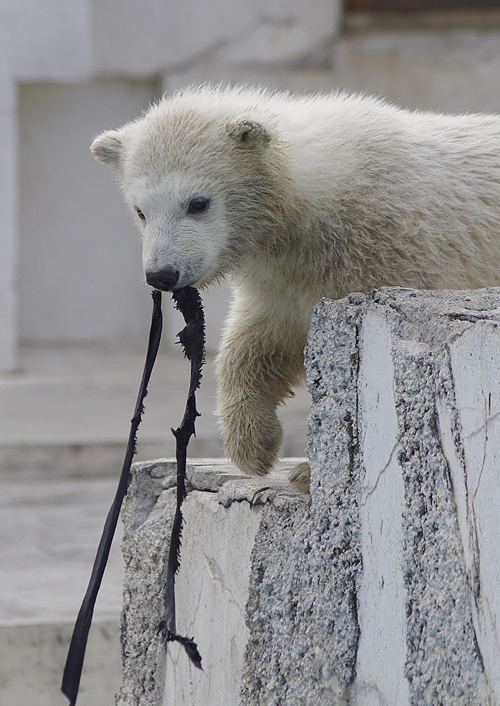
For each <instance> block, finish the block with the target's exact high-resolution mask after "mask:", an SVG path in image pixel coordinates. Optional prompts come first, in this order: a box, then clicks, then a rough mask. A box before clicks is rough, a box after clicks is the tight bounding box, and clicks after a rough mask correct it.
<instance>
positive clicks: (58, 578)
mask: <svg viewBox="0 0 500 706" xmlns="http://www.w3.org/2000/svg"><path fill="white" fill-rule="evenodd" d="M19 363H20V364H19V370H18V371H17V372H15V373H11V374H7V375H3V376H0V488H1V492H0V706H21V704H22V706H32V705H33V706H35V704H36V706H45V704H47V706H48V705H49V704H51V706H54V705H56V706H57V705H58V704H61V705H62V704H64V703H65V699H63V697H62V696H61V695H60V694H59V678H60V674H61V672H62V666H63V661H64V658H65V653H66V649H67V643H68V640H69V636H70V634H71V625H72V623H73V622H74V619H75V617H76V614H77V612H78V608H79V605H80V602H81V599H82V597H83V594H84V592H85V588H86V586H87V582H88V579H89V576H90V571H91V567H92V562H93V559H94V556H95V551H96V548H97V543H98V539H99V536H100V534H101V531H102V527H103V525H104V520H105V518H106V514H107V511H108V509H109V506H110V504H111V501H112V498H113V495H114V492H115V488H116V483H117V479H118V476H119V472H120V469H121V465H122V462H123V457H124V453H125V447H126V443H127V438H128V433H129V427H130V418H131V417H132V414H133V410H134V406H135V401H136V396H137V390H138V387H139V382H140V378H141V375H142V367H143V363H144V351H141V350H132V349H123V348H122V349H119V348H116V349H109V348H108V349H104V348H98V347H91V346H81V347H65V346H58V347H40V346H39V347H25V348H23V349H22V350H21V351H20V358H19ZM188 376H189V364H188V363H187V361H186V360H185V359H184V358H183V356H182V353H181V352H180V351H179V350H178V349H177V348H176V349H174V350H166V351H163V352H161V353H160V355H159V358H158V360H157V363H156V366H155V370H154V372H153V376H152V379H151V382H150V386H149V388H150V390H149V395H148V397H147V398H146V411H145V414H144V418H143V422H142V424H141V427H140V429H139V435H138V436H139V441H138V452H137V455H136V458H135V460H146V459H149V458H159V457H163V458H165V457H173V456H174V453H175V446H174V440H173V436H172V434H171V432H170V428H171V427H177V426H179V424H180V422H181V419H182V415H183V411H184V405H185V400H186V393H187V385H188ZM197 399H198V409H199V411H200V412H201V417H199V418H198V420H197V436H196V438H194V439H192V441H191V443H190V447H189V455H190V456H191V457H217V456H221V455H222V453H223V452H222V444H221V441H220V437H219V432H218V427H217V420H216V418H215V416H214V414H213V410H214V407H215V381H214V363H213V359H211V358H209V359H208V360H207V364H206V366H205V368H204V375H203V380H202V385H201V388H200V390H199V392H198V395H197ZM308 411H309V399H308V395H307V393H306V392H305V390H299V391H298V394H297V396H296V397H295V398H294V399H293V400H290V402H289V404H288V405H287V407H285V408H283V409H282V410H281V411H280V416H281V418H282V420H283V424H284V429H285V441H284V445H283V455H284V456H303V455H304V448H305V443H306V442H305V438H306V431H305V430H306V425H305V418H306V416H307V414H308ZM119 525H121V523H119ZM120 533H121V526H119V528H118V533H117V537H116V540H115V542H114V545H113V548H112V551H111V556H110V562H109V564H108V567H107V569H106V573H105V576H104V580H103V584H102V587H101V591H100V596H99V599H98V603H97V606H96V611H95V618H94V622H95V625H96V628H95V630H94V634H93V642H92V641H91V642H90V643H89V650H90V651H91V654H90V656H89V653H88V655H87V662H88V663H89V664H90V667H86V669H89V670H90V673H91V675H92V677H91V685H89V683H88V680H87V681H85V679H84V683H85V684H87V686H86V687H85V688H84V689H83V690H82V693H81V696H80V697H79V706H86V705H87V704H89V706H90V704H92V705H93V706H100V704H103V706H104V704H110V706H111V704H113V698H112V692H113V690H116V689H117V688H118V685H119V679H120V674H119V669H120V668H119V647H118V616H119V612H120V609H121V602H122V598H121V586H122V578H123V568H122V561H121V553H120V546H119V545H120ZM47 655H50V657H49V658H47ZM30 665H31V666H30ZM27 670H28V671H29V674H30V675H31V676H30V677H29V678H27ZM82 683H83V682H82Z"/></svg>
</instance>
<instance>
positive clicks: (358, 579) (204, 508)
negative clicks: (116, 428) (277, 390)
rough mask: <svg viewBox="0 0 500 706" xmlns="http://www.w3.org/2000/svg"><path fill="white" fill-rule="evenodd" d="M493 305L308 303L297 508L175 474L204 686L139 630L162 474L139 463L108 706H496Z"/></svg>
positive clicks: (203, 466)
mask: <svg viewBox="0 0 500 706" xmlns="http://www.w3.org/2000/svg"><path fill="white" fill-rule="evenodd" d="M499 300H500V290H499V289H484V290H479V291H476V292H452V291H446V292H443V291H441V292H418V291H415V290H404V289H399V288H384V289H381V290H376V291H374V292H372V293H371V294H369V295H364V294H353V295H351V296H349V297H347V298H346V299H344V300H341V301H338V302H333V301H328V300H322V301H321V302H320V303H319V304H318V305H317V307H316V309H315V312H314V315H313V319H312V325H311V331H310V337H309V343H308V348H307V354H306V368H307V386H308V389H309V392H310V393H311V397H312V406H311V414H310V417H309V421H308V424H309V445H308V456H309V462H310V465H311V471H312V473H311V488H310V495H296V494H294V493H292V492H291V491H290V489H289V488H288V487H287V485H286V475H283V473H281V475H280V474H279V473H278V474H276V475H274V476H271V477H269V478H265V479H248V478H243V477H238V475H237V474H236V475H235V469H234V468H232V467H231V466H230V465H228V464H226V465H225V466H220V465H219V466H217V465H216V464H215V463H213V464H212V467H210V464H208V463H207V462H204V463H203V462H199V463H198V464H197V465H191V467H190V469H189V474H188V475H189V481H190V486H191V488H192V490H191V492H190V493H189V496H188V499H187V500H186V504H185V519H186V524H185V528H184V534H183V543H182V561H181V569H180V572H179V574H178V578H177V610H178V616H177V618H178V620H177V623H178V624H177V628H178V631H179V632H180V633H181V634H184V635H188V636H190V637H193V636H194V638H195V640H196V641H197V643H198V646H199V649H200V652H201V655H202V658H203V666H204V670H205V671H204V672H199V671H198V670H196V669H194V668H193V667H192V666H191V664H190V663H189V661H188V660H187V658H186V656H185V654H184V653H183V651H182V650H179V649H178V648H177V647H175V646H174V647H172V646H170V645H169V646H168V648H167V651H166V655H165V649H164V647H163V645H162V644H161V642H160V641H159V639H158V636H157V635H156V632H155V631H156V625H157V622H158V620H159V617H160V614H161V610H162V593H163V586H164V581H165V559H166V554H167V547H166V544H168V537H169V533H170V524H171V520H172V515H173V510H174V498H173V485H174V483H175V480H174V474H173V467H172V464H168V463H166V462H149V463H146V464H138V465H137V466H136V468H135V476H134V481H133V484H132V486H131V490H130V494H129V497H128V499H127V507H126V511H125V527H126V531H125V540H124V552H125V560H126V579H125V594H124V595H125V604H124V610H123V618H122V627H123V631H122V640H123V654H124V655H125V663H124V682H123V687H122V692H121V696H120V699H119V701H118V704H120V706H125V705H127V706H128V704H132V703H141V706H159V705H161V706H170V704H176V706H183V705H184V704H186V705H187V704H191V703H203V704H206V706H210V705H211V704H213V705H214V706H215V704H217V706H234V705H235V704H240V706H298V705H299V704H303V705H304V706H306V705H307V706H309V704H336V705H337V704H338V705H340V704H348V703H349V704H353V706H374V705H381V704H384V706H410V704H419V706H435V704H437V703H439V704H442V706H469V705H470V704H474V705H475V706H490V705H491V704H497V703H500V651H499V647H498V646H499V644H500V639H499V634H498V623H499V617H500V588H499V584H498V579H497V577H498V566H499V565H500V545H499V543H498V538H497V532H496V526H497V524H498V508H499V507H500V484H499V483H498V461H499V458H500V441H499V439H500V433H499V432H500V429H499V428H498V426H499V424H500V421H499V420H500V415H499V411H500V375H499V370H500V308H499V306H498V302H499ZM293 463H294V461H293V460H291V459H290V460H288V461H287V462H286V463H285V464H284V467H287V466H288V467H290V466H292V465H293ZM282 467H283V466H282ZM134 699H135V700H134Z"/></svg>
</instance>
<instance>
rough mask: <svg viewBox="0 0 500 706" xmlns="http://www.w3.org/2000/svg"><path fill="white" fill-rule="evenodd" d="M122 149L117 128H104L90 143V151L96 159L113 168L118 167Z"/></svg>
mask: <svg viewBox="0 0 500 706" xmlns="http://www.w3.org/2000/svg"><path fill="white" fill-rule="evenodd" d="M122 150H123V143H122V139H121V135H120V133H119V132H118V131H117V130H106V132H103V133H102V134H101V135H99V136H98V137H96V138H95V140H94V142H93V143H92V144H91V145H90V151H91V152H92V154H93V155H94V157H95V158H96V159H98V160H99V161H100V162H103V163H104V164H109V166H110V167H114V168H115V169H118V166H119V162H120V155H121V153H122Z"/></svg>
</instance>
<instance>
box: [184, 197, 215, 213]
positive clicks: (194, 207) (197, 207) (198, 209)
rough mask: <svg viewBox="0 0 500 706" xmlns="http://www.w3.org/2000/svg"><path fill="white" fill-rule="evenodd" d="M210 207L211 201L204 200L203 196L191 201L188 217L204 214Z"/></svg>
mask: <svg viewBox="0 0 500 706" xmlns="http://www.w3.org/2000/svg"><path fill="white" fill-rule="evenodd" d="M209 206H210V199H206V198H203V196H198V197H197V198H195V199H191V201H190V202H189V205H188V207H187V212H188V215H190V216H193V215H194V214H196V213H204V212H205V211H206V210H207V209H208V207H209Z"/></svg>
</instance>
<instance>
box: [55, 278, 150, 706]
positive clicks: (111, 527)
mask: <svg viewBox="0 0 500 706" xmlns="http://www.w3.org/2000/svg"><path fill="white" fill-rule="evenodd" d="M162 325H163V317H162V313H161V292H159V291H157V290H154V291H153V316H152V320H151V330H150V333H149V344H148V351H147V354H146V363H145V366H144V372H143V375H142V380H141V385H140V388H139V394H138V396H137V403H136V406H135V411H134V416H133V418H132V423H131V428H130V434H129V439H128V444H127V451H126V454H125V460H124V462H123V467H122V472H121V475H120V480H119V482H118V488H117V490H116V495H115V498H114V500H113V504H112V505H111V508H110V510H109V513H108V516H107V518H106V522H105V525H104V529H103V532H102V536H101V541H100V542H99V547H98V549H97V554H96V558H95V561H94V567H93V569H92V575H91V577H90V581H89V585H88V588H87V592H86V593H85V597H84V599H83V602H82V606H81V608H80V611H79V613H78V617H77V619H76V623H75V627H74V630H73V636H72V638H71V643H70V646H69V651H68V657H67V659H66V665H65V667H64V675H63V681H62V686H61V690H62V692H63V694H64V695H65V696H66V697H67V698H68V699H69V702H70V706H75V703H76V697H77V695H78V688H79V686H80V677H81V674H82V667H83V660H84V657H85V649H86V646H87V638H88V635H89V630H90V625H91V623H92V616H93V613H94V606H95V602H96V598H97V594H98V592H99V588H100V585H101V581H102V577H103V574H104V569H105V568H106V563H107V561H108V556H109V550H110V548H111V543H112V541H113V536H114V533H115V529H116V524H117V522H118V517H119V515H120V508H121V505H122V502H123V498H124V497H125V494H126V492H127V486H128V478H129V471H130V466H131V464H132V459H133V457H134V454H135V451H136V441H137V429H138V427H139V424H140V422H141V416H142V413H143V411H144V406H143V402H144V398H145V397H146V395H147V386H148V383H149V378H150V376H151V371H152V370H153V365H154V362H155V359H156V354H157V352H158V347H159V345H160V338H161V331H162Z"/></svg>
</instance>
